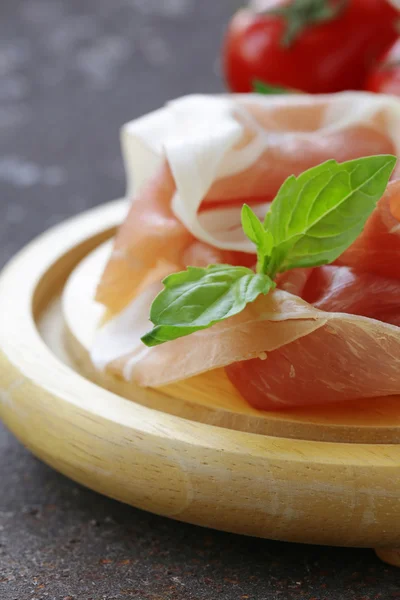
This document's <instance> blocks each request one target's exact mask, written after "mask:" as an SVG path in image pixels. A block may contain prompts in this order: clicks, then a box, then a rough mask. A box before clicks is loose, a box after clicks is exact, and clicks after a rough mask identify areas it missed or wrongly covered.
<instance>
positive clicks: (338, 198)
mask: <svg viewBox="0 0 400 600" xmlns="http://www.w3.org/2000/svg"><path fill="white" fill-rule="evenodd" d="M395 164H396V158H395V157H394V156H391V155H379V156H370V157H366V158H360V159H357V160H352V161H348V162H345V163H341V164H338V163H337V162H336V161H333V160H330V161H327V162H326V163H323V164H321V165H318V166H317V167H314V168H312V169H309V170H308V171H305V172H304V173H302V174H301V175H300V176H299V177H297V178H296V177H294V176H291V177H289V178H288V179H287V180H286V181H285V183H284V184H283V185H282V187H281V188H280V190H279V192H278V194H277V196H276V198H275V199H274V201H273V202H272V205H271V208H270V211H269V212H268V214H267V216H266V218H265V223H264V224H265V227H266V229H268V230H269V231H270V232H271V234H272V237H273V240H274V248H273V250H272V253H271V260H270V261H269V263H268V270H267V272H268V274H269V275H270V276H271V277H272V278H273V277H274V276H275V274H276V273H277V272H282V271H287V270H289V269H295V268H298V267H316V266H319V265H322V264H327V263H330V262H333V261H334V260H336V258H338V257H339V256H340V255H341V254H342V253H343V252H344V251H345V250H346V249H347V248H348V247H349V246H350V245H351V244H352V243H353V242H354V241H355V239H356V238H357V237H358V235H359V234H360V233H361V232H362V230H363V228H364V225H365V223H366V221H367V219H368V217H369V215H370V214H371V212H372V211H373V210H374V208H375V206H376V203H377V202H378V200H379V199H380V198H381V196H382V195H383V193H384V192H385V189H386V186H387V184H388V181H389V179H390V175H391V173H392V171H393V168H394V166H395Z"/></svg>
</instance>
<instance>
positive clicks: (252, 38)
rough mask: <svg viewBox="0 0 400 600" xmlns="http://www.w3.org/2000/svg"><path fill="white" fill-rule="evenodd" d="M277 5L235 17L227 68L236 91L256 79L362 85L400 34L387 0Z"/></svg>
mask: <svg viewBox="0 0 400 600" xmlns="http://www.w3.org/2000/svg"><path fill="white" fill-rule="evenodd" d="M269 4H271V3H269ZM272 10H273V11H274V14H272V12H271V9H269V10H267V11H264V12H258V13H255V12H253V11H251V10H249V9H245V10H241V11H239V12H238V13H236V15H235V16H234V17H233V19H232V21H231V23H230V26H229V28H228V32H227V35H226V39H225V44H224V70H225V75H226V79H227V82H228V84H229V87H230V88H231V90H232V91H234V92H249V91H251V90H252V89H253V82H254V81H255V80H261V81H265V82H266V83H268V84H272V85H281V86H285V87H290V88H295V89H298V90H302V91H305V92H311V93H329V92H337V91H341V90H345V89H362V87H363V84H364V82H365V78H366V76H367V73H368V70H369V68H370V66H371V64H372V63H373V61H374V60H376V58H377V57H378V56H380V55H381V54H382V52H384V51H385V50H387V48H388V47H389V46H390V44H391V43H393V41H394V40H395V39H396V38H397V35H398V34H397V32H396V25H397V21H398V18H399V12H398V11H396V9H395V8H394V7H393V6H392V5H391V4H389V2H388V1H387V0H291V1H290V2H289V3H288V1H287V0H276V1H275V2H274V9H272ZM277 13H280V14H277Z"/></svg>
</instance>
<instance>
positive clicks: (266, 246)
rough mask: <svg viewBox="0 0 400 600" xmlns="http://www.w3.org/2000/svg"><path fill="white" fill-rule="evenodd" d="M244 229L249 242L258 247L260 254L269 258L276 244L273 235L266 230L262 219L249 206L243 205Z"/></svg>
mask: <svg viewBox="0 0 400 600" xmlns="http://www.w3.org/2000/svg"><path fill="white" fill-rule="evenodd" d="M242 227H243V231H244V233H245V234H246V235H247V237H248V238H249V240H251V241H252V242H253V243H254V244H255V245H256V246H257V250H258V251H259V253H260V254H262V255H263V256H269V255H270V254H271V250H272V246H273V244H274V240H273V237H272V234H271V232H270V231H266V230H265V229H264V226H263V224H262V223H261V221H260V219H259V218H258V217H257V215H256V214H255V212H254V211H253V210H252V209H251V208H250V206H248V205H247V204H243V208H242Z"/></svg>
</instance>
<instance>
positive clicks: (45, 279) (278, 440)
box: [0, 203, 400, 548]
mask: <svg viewBox="0 0 400 600" xmlns="http://www.w3.org/2000/svg"><path fill="white" fill-rule="evenodd" d="M124 211H125V205H124V204H122V203H115V204H110V205H108V206H106V207H103V208H100V209H96V210H95V211H91V212H90V213H88V214H85V215H82V216H80V217H78V218H76V219H74V220H71V221H69V222H66V223H65V224H64V225H62V226H59V227H57V228H55V229H54V230H52V231H50V232H49V233H47V234H45V235H43V236H41V237H40V238H39V239H38V240H36V241H35V242H34V243H32V244H31V245H30V246H28V247H27V248H26V249H25V250H24V251H23V252H22V253H20V254H19V255H18V256H17V257H16V258H15V259H14V260H13V261H12V263H11V264H10V265H9V266H8V267H7V268H6V269H5V271H4V272H3V274H2V276H1V279H0V319H1V321H0V348H1V354H0V416H1V418H2V419H3V420H4V422H5V423H6V424H7V425H8V427H9V428H10V429H11V430H12V431H13V432H14V433H15V434H16V435H17V436H18V437H19V439H20V440H21V441H22V442H23V443H24V444H25V445H26V446H27V447H28V448H30V449H31V450H32V451H33V452H34V453H35V454H36V455H37V456H39V457H40V458H42V459H43V460H44V461H46V462H47V463H48V464H50V465H52V466H53V467H54V468H56V469H58V470H59V471H61V472H62V473H64V474H65V475H67V476H69V477H71V478H73V479H75V480H76V481H78V482H80V483H82V484H84V485H86V486H88V487H90V488H92V489H94V490H97V491H99V492H101V493H103V494H106V495H108V496H111V497H113V498H117V499H119V500H121V501H123V502H126V503H129V504H132V505H134V506H137V507H140V508H143V509H146V510H150V511H153V512H156V513H159V514H162V515H167V516H170V517H173V518H176V519H180V520H184V521H188V522H192V523H197V524H199V525H203V526H209V527H214V528H218V529H222V530H227V531H232V532H237V533H244V534H249V535H256V536H261V537H268V538H272V539H282V540H289V541H301V542H308V543H317V544H330V545H343V546H375V547H379V548H390V547H396V546H398V545H399V544H400V521H399V519H398V508H399V492H400V488H399V480H400V447H399V446H398V445H397V444H361V443H352V444H350V443H332V442H317V441H312V440H301V439H287V438H283V437H272V436H268V435H257V434H254V433H248V432H243V431H235V430H232V429H228V428H224V427H214V426H211V425H208V424H204V423H198V422H194V421H189V420H186V419H182V418H179V417H177V416H173V415H170V414H166V413H164V412H161V411H159V410H152V409H150V408H148V407H145V406H142V405H140V404H138V403H136V402H132V401H129V400H127V399H125V398H122V397H121V396H119V395H117V394H115V393H112V392H110V391H108V390H106V389H104V388H102V387H100V386H98V385H95V384H94V383H92V382H90V381H89V380H87V379H85V378H84V377H82V376H81V375H80V374H79V373H77V372H76V371H75V370H74V369H73V368H72V367H71V366H70V365H69V364H67V361H64V360H63V353H64V350H65V349H64V348H63V339H62V331H63V329H62V321H61V319H60V318H59V317H60V311H59V304H57V302H58V296H59V294H61V292H62V289H63V286H64V282H65V280H66V279H67V277H68V275H69V274H70V272H71V271H72V269H73V268H74V267H75V265H76V264H77V263H79V261H80V260H81V259H82V258H83V257H84V256H85V255H86V254H87V253H88V252H90V250H92V249H93V248H94V247H95V246H97V245H98V244H99V243H100V242H101V241H102V240H104V239H105V237H107V235H109V233H107V232H106V233H105V229H107V228H109V229H111V227H112V226H113V225H114V224H115V223H116V222H117V221H119V220H120V219H121V218H122V216H123V214H124ZM38 323H41V328H42V332H43V334H45V337H43V336H42V335H41V334H40V332H39V330H38Z"/></svg>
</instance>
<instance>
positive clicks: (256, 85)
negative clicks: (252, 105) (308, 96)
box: [253, 79, 291, 95]
mask: <svg viewBox="0 0 400 600" xmlns="http://www.w3.org/2000/svg"><path fill="white" fill-rule="evenodd" d="M253 90H254V91H255V92H256V94H264V95H273V94H290V93H291V92H290V90H288V89H287V88H284V87H281V86H280V85H270V84H269V83H264V82H263V81H259V80H257V79H256V80H255V81H253Z"/></svg>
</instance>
